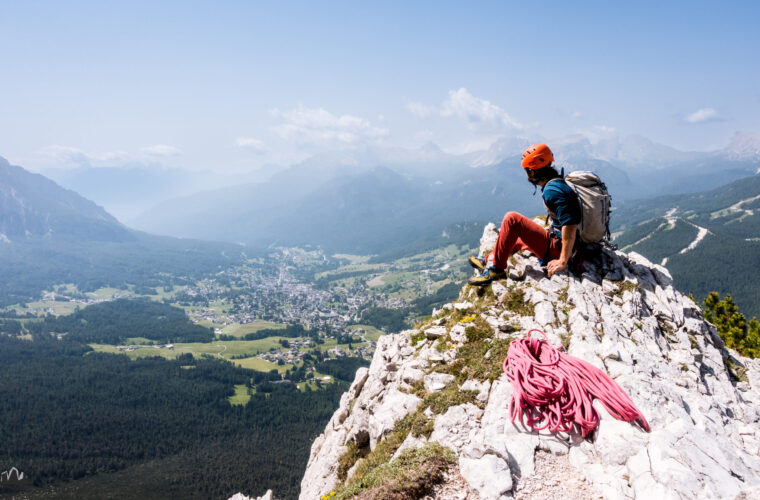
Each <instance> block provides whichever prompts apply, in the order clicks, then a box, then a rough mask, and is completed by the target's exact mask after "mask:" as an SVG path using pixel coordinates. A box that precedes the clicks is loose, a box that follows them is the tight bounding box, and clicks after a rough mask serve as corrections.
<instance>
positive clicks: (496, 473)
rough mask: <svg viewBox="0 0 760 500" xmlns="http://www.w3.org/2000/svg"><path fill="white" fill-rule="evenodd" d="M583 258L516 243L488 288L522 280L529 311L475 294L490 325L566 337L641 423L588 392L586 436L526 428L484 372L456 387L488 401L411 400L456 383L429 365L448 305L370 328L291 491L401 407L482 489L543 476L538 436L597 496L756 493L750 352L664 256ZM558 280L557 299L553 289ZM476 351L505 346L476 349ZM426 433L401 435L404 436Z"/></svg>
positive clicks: (474, 302)
mask: <svg viewBox="0 0 760 500" xmlns="http://www.w3.org/2000/svg"><path fill="white" fill-rule="evenodd" d="M497 235H498V229H497V227H496V226H495V225H493V224H490V225H489V226H487V227H486V229H485V230H484V233H483V237H482V238H481V243H482V244H481V248H480V255H481V256H482V255H483V254H484V253H485V251H486V250H490V249H492V248H493V246H494V244H495V241H496V237H497ZM587 264H588V265H587V272H585V273H584V274H583V276H581V277H577V276H573V275H570V274H563V275H555V276H553V277H552V278H551V279H549V278H547V277H546V275H545V272H544V270H542V269H541V268H540V267H539V266H538V261H537V259H535V257H528V256H525V255H521V254H517V255H515V256H514V265H510V278H509V279H507V280H506V281H503V282H501V283H494V284H492V285H491V288H492V290H493V292H494V295H495V296H496V297H497V298H500V297H503V296H505V295H506V294H507V293H508V292H507V290H508V289H507V287H510V288H511V289H514V290H518V291H519V290H521V291H522V292H523V293H524V294H525V297H527V298H528V299H529V300H530V301H531V303H533V304H534V306H535V316H530V317H528V316H520V315H518V314H516V313H515V312H514V311H508V310H505V309H504V306H503V304H502V303H501V302H500V301H497V302H496V304H495V305H489V306H488V307H487V308H483V309H482V311H481V314H482V316H481V317H483V318H484V319H485V320H486V321H488V322H489V324H490V325H491V326H492V328H493V330H494V338H506V337H509V336H510V333H512V332H511V329H512V327H513V325H515V326H517V327H518V328H519V330H520V331H517V332H514V333H513V335H523V334H524V333H526V332H525V330H527V329H529V328H541V329H543V330H545V331H546V333H547V336H548V337H549V339H550V340H551V341H552V342H554V343H559V341H560V337H563V338H564V339H565V340H568V339H569V349H568V352H569V354H571V355H573V356H577V357H579V358H581V359H584V360H585V361H587V362H589V363H592V364H593V365H594V366H597V367H598V368H600V369H601V370H603V371H605V372H606V373H608V374H609V375H610V376H611V377H613V378H614V379H615V380H616V381H617V383H618V384H619V385H620V386H621V387H622V388H623V389H624V390H625V391H626V392H627V393H628V395H629V396H630V397H631V399H632V400H633V402H634V403H635V404H636V405H637V407H638V408H639V409H640V410H641V411H642V412H643V414H644V415H645V417H646V418H647V420H648V421H649V424H650V425H651V427H652V432H651V433H646V432H644V431H642V430H641V429H640V428H639V427H637V426H635V425H632V424H629V423H627V422H622V421H618V420H616V419H614V418H613V417H612V416H610V415H609V413H608V412H607V411H606V410H605V409H604V408H603V407H602V406H601V405H600V404H599V403H598V402H597V403H595V407H596V408H597V410H598V411H599V413H600V415H601V422H600V425H599V427H598V429H597V431H596V433H595V436H594V439H590V440H584V439H581V438H580V436H578V435H575V434H573V435H549V434H547V433H543V432H542V433H537V432H533V431H531V430H530V429H526V428H525V427H524V426H523V425H522V424H521V423H520V422H512V421H511V420H510V417H509V409H508V407H509V401H510V399H511V396H512V391H513V389H512V385H511V384H510V382H509V381H508V380H507V379H506V377H505V376H504V375H502V376H501V377H499V378H498V379H496V380H495V381H493V382H492V383H489V382H488V381H486V380H468V381H466V382H465V383H463V384H462V385H461V387H459V389H460V390H472V391H477V393H478V395H477V400H476V402H477V403H478V404H479V405H481V406H484V409H481V408H479V407H478V406H476V405H474V404H471V403H467V404H462V405H457V406H453V407H451V408H449V409H448V410H447V411H446V412H445V413H443V414H440V415H434V414H433V412H432V411H431V410H430V408H420V404H421V402H422V400H421V399H419V398H417V397H416V396H414V395H411V394H407V393H405V392H404V390H406V389H405V388H408V387H409V386H410V385H411V384H413V383H414V382H416V381H419V380H424V381H425V386H426V390H427V391H433V390H440V388H441V387H445V385H446V384H450V383H455V379H454V378H453V377H452V376H451V375H448V374H442V373H437V374H436V373H435V372H433V373H428V371H429V370H431V367H432V368H433V369H434V368H435V367H436V366H439V365H441V364H450V363H452V362H453V361H454V360H455V358H456V355H457V349H456V348H455V349H447V350H446V351H445V352H440V351H438V350H437V349H436V346H437V345H438V344H439V341H437V340H435V339H438V338H440V337H441V336H444V335H445V334H446V333H448V335H449V336H450V338H451V340H452V342H453V344H452V345H455V346H463V345H467V344H466V342H467V338H466V335H465V325H460V324H457V325H455V326H454V327H452V328H451V331H449V332H446V328H445V326H444V325H445V324H446V323H447V322H448V320H449V319H450V318H449V317H447V316H444V317H442V318H439V320H438V323H440V324H437V325H435V326H434V327H432V328H442V329H443V331H441V330H434V333H433V334H428V333H427V331H426V332H425V335H426V336H428V337H431V339H430V340H423V341H421V342H419V343H418V344H417V345H416V346H412V345H411V341H410V340H409V334H408V333H407V334H400V335H386V336H383V337H381V338H380V340H379V341H378V343H377V349H376V352H375V356H374V358H373V360H372V364H371V365H370V367H369V369H362V370H360V371H358V372H357V377H356V380H355V381H354V383H353V384H352V386H351V389H349V391H348V392H347V393H346V394H345V395H344V396H343V397H342V398H341V401H340V407H339V408H338V409H337V410H336V413H335V415H333V418H332V419H331V420H330V422H329V423H328V424H327V426H326V428H325V431H324V433H323V434H322V435H321V436H319V437H318V438H317V439H316V440H315V442H314V444H313V445H312V452H311V456H310V459H309V464H308V466H307V469H306V473H305V475H304V479H303V481H302V491H301V496H300V498H301V499H303V500H306V499H309V500H313V499H314V498H319V496H320V495H324V494H326V493H329V492H330V491H331V489H332V488H334V487H335V485H336V483H337V470H336V464H337V462H338V459H339V458H340V456H341V455H342V453H343V451H344V450H345V446H346V444H347V443H348V442H349V441H352V440H353V441H356V442H366V443H368V444H369V445H370V446H371V447H372V448H374V447H375V446H376V444H377V442H378V440H380V439H382V438H383V436H385V435H386V433H387V432H389V431H390V430H391V429H392V428H393V426H394V424H395V423H396V422H397V421H398V420H399V419H400V418H403V416H405V415H407V414H408V413H410V412H412V411H415V410H416V409H422V410H423V413H424V414H425V415H427V416H428V418H432V419H434V424H433V433H432V434H431V436H430V438H429V441H435V442H438V443H440V444H442V445H444V446H447V447H449V448H451V449H452V450H453V451H454V453H455V454H456V456H457V459H458V462H457V465H456V467H458V468H459V471H460V472H461V474H462V476H463V477H464V478H465V481H466V482H467V484H468V485H469V488H470V489H471V490H472V491H473V492H475V493H476V494H477V495H478V496H479V497H480V498H505V497H508V496H511V495H512V494H514V493H515V492H517V493H518V494H519V486H520V482H521V481H523V480H525V479H527V478H529V477H532V478H533V479H531V483H534V484H535V483H536V482H538V483H540V482H542V481H549V480H553V479H552V478H551V477H550V476H540V474H546V472H540V471H538V472H537V469H536V462H535V454H536V451H537V450H546V451H550V452H551V453H554V454H562V455H564V454H567V457H568V461H569V464H571V465H570V466H571V467H574V468H576V469H577V471H578V474H579V475H581V476H583V477H584V478H585V480H586V485H585V486H584V487H588V488H589V491H591V490H595V491H597V492H598V493H599V495H600V496H601V497H603V498H607V499H632V498H639V499H644V500H653V499H660V498H664V499H667V498H674V499H675V498H677V499H703V498H704V499H711V498H731V499H733V498H740V499H748V498H755V497H757V495H756V493H757V492H758V491H760V360H749V359H746V358H742V357H741V356H739V355H738V354H736V353H734V352H732V351H729V350H727V349H726V348H725V345H724V344H723V342H722V341H721V340H720V338H719V336H718V335H717V331H716V329H715V327H713V326H712V325H709V324H708V323H706V322H705V321H704V319H703V317H702V314H701V311H700V310H699V307H698V306H697V305H696V304H695V303H694V302H693V301H691V300H690V299H688V298H687V297H684V296H683V295H681V294H680V293H679V292H678V291H677V290H676V289H675V288H674V287H673V282H672V277H671V276H670V275H669V273H668V272H667V270H666V269H664V268H662V267H661V266H656V265H653V264H652V263H651V262H649V261H648V260H647V259H645V258H644V257H642V256H640V255H638V254H634V253H631V254H625V253H623V252H620V251H613V250H610V249H606V248H605V249H602V251H601V254H600V256H599V258H598V259H596V260H594V259H592V260H591V261H589V262H588V263H587ZM624 282H628V283H631V284H632V285H633V286H628V285H624V284H623V283H624ZM621 290H624V291H623V292H622V293H620V291H621ZM468 293H469V296H468V297H467V301H468V302H470V304H471V305H470V307H471V309H468V310H475V309H478V310H480V309H481V308H480V303H479V302H478V301H479V300H481V299H479V298H478V297H477V294H476V293H475V292H474V290H469V292H468ZM565 294H566V297H567V299H566V300H560V297H561V296H562V297H563V298H564V296H565ZM459 304H460V306H459V307H460V308H461V307H462V306H461V304H462V302H459ZM456 307H457V305H456V304H448V305H446V306H444V307H443V308H442V309H441V313H442V314H449V315H450V314H452V313H453V312H455V311H456V310H457V309H456ZM563 309H564V310H563ZM507 325H508V326H507ZM428 330H429V329H428ZM438 333H440V334H438ZM488 341H490V339H489V340H488ZM489 352H490V351H489ZM725 357H731V358H732V359H733V362H735V363H738V364H739V365H741V366H744V367H745V368H746V374H745V375H746V377H747V381H746V382H739V383H737V382H736V381H733V380H732V378H731V376H730V375H729V374H728V372H727V371H726V368H725V365H724V361H723V360H724V358H725ZM482 362H483V363H486V362H488V363H493V362H496V363H500V362H501V360H494V359H493V357H492V356H490V355H486V356H484V359H483V360H482ZM426 373H427V375H426ZM441 376H443V377H441ZM423 442H424V439H421V438H412V437H409V436H407V438H406V440H405V441H404V444H403V446H402V448H405V449H408V448H409V447H412V446H419V445H421V444H422V443H423ZM536 475H538V476H539V477H535V476H536Z"/></svg>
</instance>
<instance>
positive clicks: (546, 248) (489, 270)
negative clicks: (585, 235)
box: [467, 144, 581, 286]
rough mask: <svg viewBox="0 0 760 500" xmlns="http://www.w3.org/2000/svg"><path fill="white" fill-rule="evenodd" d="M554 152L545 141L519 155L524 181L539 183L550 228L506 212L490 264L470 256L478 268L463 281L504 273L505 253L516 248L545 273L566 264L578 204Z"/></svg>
mask: <svg viewBox="0 0 760 500" xmlns="http://www.w3.org/2000/svg"><path fill="white" fill-rule="evenodd" d="M553 162H554V154H553V153H552V151H551V149H549V146H547V145H546V144H534V145H533V146H531V147H529V148H528V149H526V150H525V152H524V153H523V155H522V167H523V169H525V174H526V175H527V176H528V181H530V183H531V184H533V185H534V186H540V187H541V192H542V196H543V199H544V205H545V206H546V210H547V212H548V213H549V217H550V218H551V222H552V226H551V230H549V231H547V230H546V229H544V228H543V227H541V226H540V225H539V224H537V223H535V222H533V221H532V220H531V219H529V218H527V217H525V216H524V215H521V214H519V213H517V212H507V214H506V215H505V216H504V220H503V221H502V223H501V230H500V231H499V238H498V240H497V241H496V247H495V248H494V249H493V253H492V254H491V255H493V264H491V265H488V263H487V261H488V260H489V255H486V256H485V258H484V259H479V258H477V257H470V261H469V262H470V265H471V266H473V267H474V268H476V269H479V270H480V271H481V272H480V274H479V275H478V276H475V277H473V278H470V279H469V280H468V281H467V283H469V284H470V285H475V286H483V285H487V284H488V283H490V282H492V281H493V280H498V279H503V278H505V277H506V270H507V265H508V259H509V257H510V256H511V255H512V254H514V253H515V252H519V251H520V250H530V251H531V252H532V253H533V254H534V255H536V256H537V257H538V258H539V259H541V265H542V266H543V265H546V270H547V274H548V275H549V277H551V276H552V275H553V274H555V273H557V272H559V271H562V270H564V269H566V268H567V266H568V263H569V262H570V258H571V256H572V254H573V249H574V248H575V242H576V239H577V232H578V224H580V222H581V208H580V204H579V201H578V196H577V195H576V194H575V191H573V189H572V188H571V187H570V186H568V185H567V183H565V181H564V180H563V179H562V177H561V176H560V174H559V172H557V170H556V169H555V168H554V166H553V165H552V163H553Z"/></svg>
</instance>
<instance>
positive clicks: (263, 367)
mask: <svg viewBox="0 0 760 500" xmlns="http://www.w3.org/2000/svg"><path fill="white" fill-rule="evenodd" d="M231 361H232V363H233V364H236V365H237V366H239V367H241V368H248V369H249V370H256V371H259V372H269V371H272V370H277V371H278V372H280V373H285V372H286V371H287V370H290V369H291V368H293V365H289V364H287V363H286V364H283V365H278V364H277V363H270V362H269V361H267V360H265V359H259V358H242V359H233V360H231Z"/></svg>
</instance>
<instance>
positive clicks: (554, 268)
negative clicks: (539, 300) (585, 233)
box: [546, 224, 578, 278]
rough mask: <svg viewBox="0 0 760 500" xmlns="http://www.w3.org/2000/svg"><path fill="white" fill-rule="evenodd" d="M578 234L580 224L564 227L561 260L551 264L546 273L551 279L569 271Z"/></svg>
mask: <svg viewBox="0 0 760 500" xmlns="http://www.w3.org/2000/svg"><path fill="white" fill-rule="evenodd" d="M577 232H578V224H569V225H567V226H562V253H560V255H559V259H555V260H553V261H551V262H549V265H548V266H546V271H547V273H548V275H549V277H550V278H551V277H552V275H553V274H554V273H557V272H559V271H562V270H564V269H567V265H568V263H569V262H570V257H571V256H572V255H573V246H575V235H576V233H577Z"/></svg>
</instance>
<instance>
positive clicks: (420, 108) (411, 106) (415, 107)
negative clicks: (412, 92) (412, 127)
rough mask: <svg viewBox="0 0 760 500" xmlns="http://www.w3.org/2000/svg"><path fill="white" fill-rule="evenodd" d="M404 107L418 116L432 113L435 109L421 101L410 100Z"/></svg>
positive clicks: (421, 116)
mask: <svg viewBox="0 0 760 500" xmlns="http://www.w3.org/2000/svg"><path fill="white" fill-rule="evenodd" d="M406 109H408V110H409V111H410V112H411V113H412V114H413V115H414V116H416V117H418V118H425V117H427V116H430V115H432V114H433V113H434V112H435V109H434V108H432V107H430V106H425V105H424V104H422V103H421V102H416V101H411V102H409V103H407V105H406Z"/></svg>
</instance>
